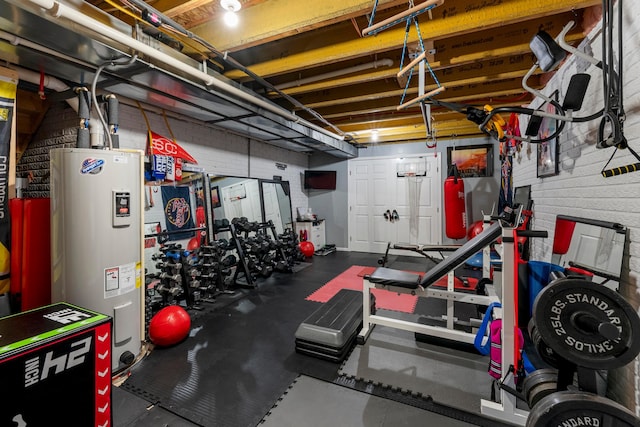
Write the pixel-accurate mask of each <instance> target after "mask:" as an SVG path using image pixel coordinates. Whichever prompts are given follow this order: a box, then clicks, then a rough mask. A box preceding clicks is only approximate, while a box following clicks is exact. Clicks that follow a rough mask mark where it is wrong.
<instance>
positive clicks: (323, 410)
mask: <svg viewBox="0 0 640 427" xmlns="http://www.w3.org/2000/svg"><path fill="white" fill-rule="evenodd" d="M300 426H310V427H311V426H312V427H325V426H326V427H336V426H349V427H358V426H362V427H365V426H366V427H369V426H377V427H400V426H406V427H411V426H421V427H425V426H426V427H458V426H461V427H464V426H473V424H469V423H465V422H462V421H457V420H454V419H451V418H447V417H444V416H442V415H439V414H434V413H433V412H429V411H425V410H423V409H419V408H415V407H412V406H409V405H405V404H403V403H399V402H395V401H392V400H388V399H383V398H380V397H377V396H372V395H370V394H368V393H363V392H360V391H357V390H352V389H349V388H346V387H342V386H340V385H336V384H333V383H330V382H326V381H321V380H317V379H315V378H311V377H307V376H300V377H298V378H297V379H296V380H295V381H294V382H293V384H292V385H291V387H290V388H289V390H287V392H286V393H285V394H284V395H283V396H282V398H281V400H280V401H279V402H278V403H277V405H276V406H274V407H273V408H272V410H271V411H270V412H269V413H268V414H267V416H266V417H265V418H263V420H262V422H261V424H260V427H300Z"/></svg>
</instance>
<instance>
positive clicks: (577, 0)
mask: <svg viewBox="0 0 640 427" xmlns="http://www.w3.org/2000/svg"><path fill="white" fill-rule="evenodd" d="M599 2H600V0H537V1H534V0H513V1H510V2H508V3H503V2H496V3H493V2H492V3H490V4H487V2H486V1H485V0H470V1H469V2H468V3H470V4H469V5H466V7H467V9H469V10H470V11H469V12H464V13H462V12H458V13H455V14H454V13H450V14H449V15H447V17H446V19H445V18H443V17H442V10H441V9H442V8H435V9H434V10H433V15H434V19H433V20H431V21H428V22H427V23H424V24H423V25H422V26H421V29H420V31H421V34H422V38H423V39H424V40H437V39H441V38H445V37H452V36H455V35H460V34H465V33H470V32H476V31H479V30H482V31H483V32H484V33H485V34H489V35H492V34H494V33H492V32H491V31H490V30H493V29H494V28H496V27H501V26H505V25H509V24H514V23H518V22H522V21H523V20H524V19H534V18H539V17H543V16H546V15H551V14H556V13H562V12H563V11H571V10H574V9H578V8H583V7H587V6H592V5H595V4H598V3H599ZM298 3H303V2H298ZM307 9H315V8H308V7H307ZM312 13H313V11H312V10H309V11H307V14H312ZM438 18H439V19H438ZM569 19H571V18H569ZM569 19H567V20H566V21H565V23H566V22H567V21H568V20H569ZM523 25H524V24H523ZM469 28H472V29H473V31H472V30H469ZM537 28H538V27H535V28H533V29H532V32H530V37H531V36H532V35H533V34H535V32H536V31H537ZM465 29H466V30H465ZM554 29H555V27H554ZM560 29H561V27H560V28H557V32H559V31H560ZM500 33H502V31H501V30H500V31H497V32H495V34H500ZM404 36H405V31H404V28H394V29H390V30H388V31H385V32H382V33H380V34H378V35H376V36H374V37H365V38H355V39H351V40H344V41H343V42H339V43H334V44H331V45H327V46H324V47H318V48H314V49H308V50H302V51H300V52H296V53H292V54H288V55H287V56H284V57H282V58H277V59H272V60H266V61H263V62H261V63H258V64H252V65H250V68H251V70H252V71H253V72H254V73H256V74H258V75H260V76H262V77H268V76H271V75H277V74H283V73H288V72H291V71H294V70H300V69H304V68H307V67H316V66H319V65H322V64H327V63H332V62H337V61H344V60H347V59H350V58H354V57H359V56H362V55H365V54H369V55H372V54H376V53H380V52H384V51H388V50H392V49H399V48H401V47H402V46H403V42H404V39H405V37H404ZM408 41H409V43H416V42H417V41H418V40H417V36H416V35H415V34H413V33H410V36H409V40H408ZM214 44H216V43H215V41H214ZM496 44H497V43H496ZM283 53H286V52H283ZM245 65H247V64H245ZM226 76H227V77H229V78H233V79H240V78H243V77H244V74H243V73H242V72H240V71H238V70H233V71H229V72H228V73H226Z"/></svg>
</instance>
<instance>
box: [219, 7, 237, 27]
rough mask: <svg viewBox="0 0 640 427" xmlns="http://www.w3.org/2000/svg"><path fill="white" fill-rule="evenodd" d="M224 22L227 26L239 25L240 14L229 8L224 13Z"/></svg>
mask: <svg viewBox="0 0 640 427" xmlns="http://www.w3.org/2000/svg"><path fill="white" fill-rule="evenodd" d="M223 19H224V23H225V24H227V27H235V26H237V25H238V15H236V13H235V12H234V11H232V10H228V11H226V12H225V13H224V17H223Z"/></svg>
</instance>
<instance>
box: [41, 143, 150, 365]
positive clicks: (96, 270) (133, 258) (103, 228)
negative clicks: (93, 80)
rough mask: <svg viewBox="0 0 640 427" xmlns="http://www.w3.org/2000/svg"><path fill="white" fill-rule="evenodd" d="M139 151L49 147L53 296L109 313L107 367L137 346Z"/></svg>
mask: <svg viewBox="0 0 640 427" xmlns="http://www.w3.org/2000/svg"><path fill="white" fill-rule="evenodd" d="M141 156H142V153H141V152H129V151H118V150H95V149H80V148H58V149H54V150H51V300H52V302H67V303H70V304H74V305H77V306H80V307H84V308H87V309H90V310H94V311H97V312H99V313H103V314H106V315H108V316H111V317H112V318H113V332H112V369H113V370H116V369H118V367H120V366H123V365H128V364H130V363H131V362H133V360H134V358H135V357H137V356H138V354H139V353H140V351H141V347H142V340H141V336H140V335H141V322H142V320H141V319H142V316H141V310H142V308H141V286H142V285H143V277H142V275H141V268H142V265H141V259H142V251H143V249H142V241H143V240H142V215H143V212H142V208H141V195H142V172H143V171H142V161H141V158H142V157H141Z"/></svg>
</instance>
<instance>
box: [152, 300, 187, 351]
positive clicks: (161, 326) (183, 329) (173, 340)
mask: <svg viewBox="0 0 640 427" xmlns="http://www.w3.org/2000/svg"><path fill="white" fill-rule="evenodd" d="M190 329H191V316H189V313H187V311H186V310H185V309H184V308H182V307H180V306H177V305H170V306H168V307H164V308H163V309H161V310H160V311H158V312H157V313H156V314H155V315H154V316H153V317H152V318H151V322H150V323H149V338H150V339H151V342H153V343H154V344H155V345H157V346H160V347H168V346H171V345H174V344H177V343H179V342H180V341H182V340H183V339H185V338H186V336H187V334H189V330H190Z"/></svg>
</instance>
